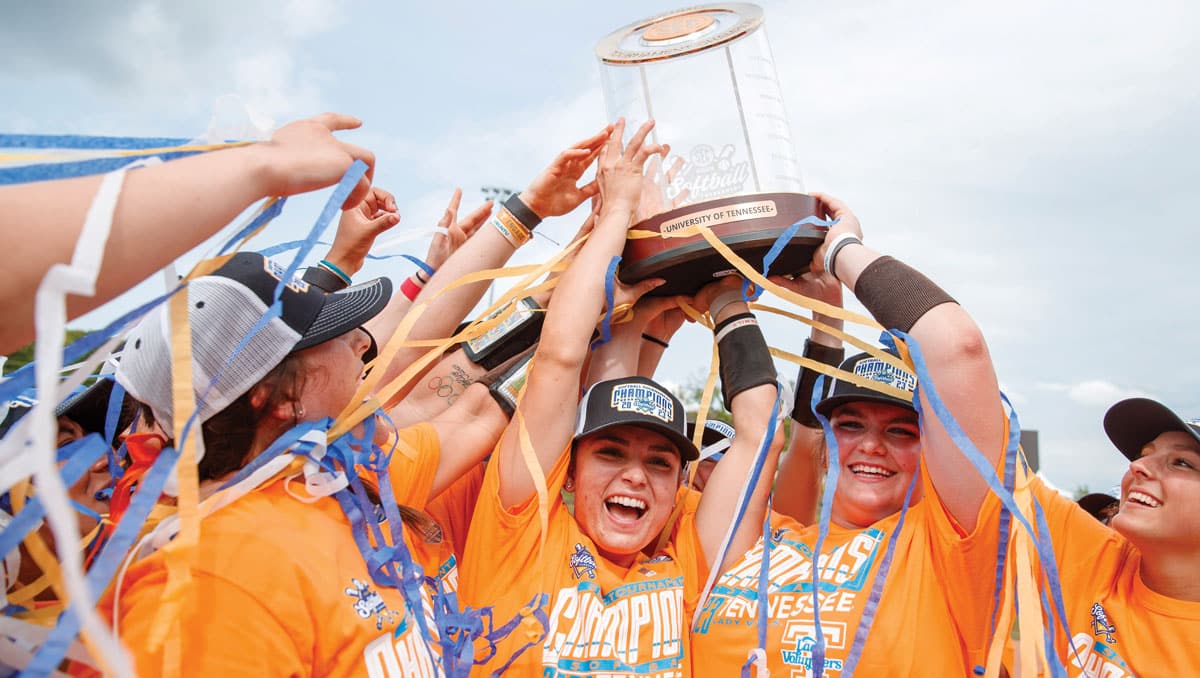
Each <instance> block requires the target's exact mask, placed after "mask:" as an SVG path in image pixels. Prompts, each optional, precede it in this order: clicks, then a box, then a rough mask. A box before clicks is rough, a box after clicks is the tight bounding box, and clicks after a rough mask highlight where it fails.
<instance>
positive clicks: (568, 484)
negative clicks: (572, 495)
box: [563, 478, 575, 492]
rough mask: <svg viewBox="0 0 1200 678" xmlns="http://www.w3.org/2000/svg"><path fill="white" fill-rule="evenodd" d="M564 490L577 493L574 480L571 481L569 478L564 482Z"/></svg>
mask: <svg viewBox="0 0 1200 678" xmlns="http://www.w3.org/2000/svg"><path fill="white" fill-rule="evenodd" d="M563 489H564V490H566V491H567V492H574V491H575V482H574V481H573V480H571V479H570V478H567V479H566V480H564V481H563Z"/></svg>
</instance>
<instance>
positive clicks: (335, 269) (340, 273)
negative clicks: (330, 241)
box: [319, 259, 350, 285]
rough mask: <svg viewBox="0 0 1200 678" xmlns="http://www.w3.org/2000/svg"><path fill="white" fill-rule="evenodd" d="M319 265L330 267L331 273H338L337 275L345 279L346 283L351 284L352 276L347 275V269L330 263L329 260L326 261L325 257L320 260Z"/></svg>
mask: <svg viewBox="0 0 1200 678" xmlns="http://www.w3.org/2000/svg"><path fill="white" fill-rule="evenodd" d="M319 265H320V266H324V267H325V268H327V269H329V272H330V273H332V274H334V275H336V276H337V277H339V278H341V279H342V280H343V281H345V283H346V284H347V285H349V284H350V276H348V275H346V272H345V271H343V270H342V269H340V268H338V267H337V266H334V265H333V264H331V263H329V262H328V261H325V260H324V259H322V260H321V261H320V262H319Z"/></svg>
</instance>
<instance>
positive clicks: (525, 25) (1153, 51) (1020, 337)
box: [0, 0, 1200, 489]
mask: <svg viewBox="0 0 1200 678" xmlns="http://www.w3.org/2000/svg"><path fill="white" fill-rule="evenodd" d="M682 4H686V3H680V5H682ZM762 4H763V6H764V9H765V11H766V19H767V24H766V25H767V32H768V35H769V37H770V40H771V44H772V48H773V51H774V56H775V61H776V67H777V69H778V72H779V78H780V82H781V85H782V88H783V92H784V95H785V99H786V105H787V111H788V114H789V117H790V119H791V127H792V133H793V136H794V137H795V139H796V145H797V147H798V148H797V150H798V152H799V154H800V157H801V159H802V161H801V162H802V165H803V169H804V173H805V180H806V183H807V185H808V187H810V188H812V189H817V190H823V191H827V192H830V193H833V194H835V195H838V196H839V197H842V198H843V199H845V200H846V201H847V202H848V203H849V204H850V205H851V206H852V207H853V208H854V209H855V211H856V212H857V213H858V215H859V216H860V218H861V220H862V222H863V228H864V232H865V234H866V236H867V238H868V239H869V240H870V242H871V243H872V244H873V245H874V246H875V247H877V248H878V249H880V250H881V251H884V252H887V253H890V254H894V255H896V256H898V257H900V258H903V259H905V260H906V261H908V262H909V263H911V264H913V265H915V266H917V267H918V268H920V269H921V270H923V271H924V272H926V273H927V274H928V275H929V276H930V277H932V278H933V279H935V280H936V281H938V282H939V283H941V284H942V285H943V286H944V287H945V288H946V289H947V290H949V291H950V292H951V293H952V294H953V295H955V296H956V297H957V298H958V299H959V300H960V302H962V303H963V305H964V306H965V307H966V308H967V309H969V310H970V311H971V312H972V314H973V315H974V316H975V318H976V319H977V321H978V322H979V324H980V325H981V326H982V327H983V329H984V332H985V333H986V335H987V336H988V339H989V344H990V347H991V350H992V354H993V356H994V358H995V361H996V367H997V370H998V372H999V375H1000V380H1001V382H1002V384H1003V387H1004V388H1005V390H1006V392H1007V393H1008V394H1009V396H1010V397H1011V398H1012V399H1013V401H1014V402H1015V403H1016V405H1017V407H1018V410H1019V413H1020V416H1021V421H1022V424H1023V425H1024V426H1026V427H1027V428H1035V429H1038V430H1039V431H1040V433H1041V456H1042V464H1043V469H1044V471H1045V472H1046V473H1047V475H1048V476H1049V477H1050V478H1051V479H1052V480H1053V481H1054V482H1055V483H1056V484H1058V485H1059V486H1062V487H1065V488H1068V489H1070V488H1074V487H1075V486H1076V485H1080V484H1086V485H1089V486H1090V487H1091V488H1092V489H1100V488H1104V487H1108V486H1111V485H1114V484H1115V483H1116V482H1117V481H1118V479H1119V477H1120V474H1121V472H1122V470H1123V469H1122V466H1123V465H1122V464H1121V463H1120V460H1121V457H1120V456H1119V455H1118V454H1117V453H1116V452H1115V451H1114V450H1113V449H1112V447H1111V446H1110V445H1109V444H1108V442H1107V439H1106V438H1105V437H1104V434H1103V431H1102V429H1101V426H1100V421H1101V417H1102V415H1103V413H1104V410H1105V408H1107V407H1108V406H1109V405H1110V404H1112V403H1113V402H1115V401H1116V400H1118V399H1120V398H1122V397H1126V396H1128V395H1131V394H1148V395H1151V396H1153V397H1156V398H1160V399H1162V400H1163V401H1164V402H1166V403H1167V404H1169V405H1170V406H1172V407H1173V408H1175V409H1176V410H1177V411H1178V412H1180V413H1181V414H1183V415H1184V416H1196V415H1198V414H1200V388H1198V387H1200V370H1197V369H1196V368H1195V367H1190V366H1192V365H1194V364H1195V361H1194V360H1193V358H1191V357H1190V350H1191V348H1192V341H1191V340H1192V338H1193V337H1194V336H1196V335H1198V334H1200V320H1197V317H1196V313H1195V309H1196V306H1195V299H1196V296H1197V295H1196V291H1197V285H1196V284H1195V282H1194V281H1193V276H1194V275H1195V270H1196V266H1195V264H1194V263H1193V262H1194V259H1195V256H1196V255H1195V253H1194V251H1193V250H1192V245H1193V238H1192V237H1191V236H1188V235H1187V234H1188V233H1190V232H1192V230H1193V229H1194V228H1195V226H1196V225H1197V219H1196V217H1195V216H1194V212H1193V211H1192V210H1191V209H1188V208H1189V207H1190V205H1189V204H1188V202H1187V200H1188V198H1187V196H1188V195H1193V196H1194V195H1195V190H1194V184H1195V182H1196V181H1197V180H1198V179H1200V160H1198V159H1197V158H1200V126H1197V124H1196V121H1197V120H1200V96H1198V86H1197V78H1196V76H1195V64H1196V63H1200V37H1198V36H1200V30H1198V29H1200V6H1197V5H1195V4H1194V3H1187V2H1182V1H1181V2H1151V3H1139V4H1137V5H1136V8H1135V5H1131V4H1129V3H1116V2H1107V1H1103V2H1067V1H1060V2H1056V3H1043V2H1032V1H1026V0H1017V1H1015V2H1007V3H989V4H979V3H958V4H952V3H944V2H925V1H921V0H918V1H915V2H914V1H910V2H838V3H815V2H788V3H783V2H778V3H776V2H763V3H762ZM383 5H384V3H378V6H377V5H376V4H370V3H366V2H357V1H349V0H346V1H341V0H293V1H291V2H267V1H266V0H238V1H237V2H231V1H224V0H214V1H212V2H208V3H203V6H202V5H201V4H200V3H174V2H166V1H153V0H147V1H145V2H111V3H86V2H65V1H52V0H51V1H46V2H40V3H22V4H20V5H13V6H10V7H9V8H8V9H7V10H5V15H6V16H5V17H4V20H3V21H0V44H4V45H5V47H6V49H5V50H3V55H2V56H0V91H3V92H5V102H4V105H3V106H2V107H0V132H40V133H80V134H115V135H134V136H153V135H166V136H185V137H186V136H193V135H198V134H200V133H201V132H203V131H204V130H205V128H206V127H207V126H208V123H209V120H210V117H211V115H212V111H213V104H214V101H215V100H217V98H218V97H221V96H222V95H225V94H229V93H233V94H237V95H238V96H239V97H241V99H242V100H243V101H245V102H247V103H248V104H249V105H250V106H251V107H252V108H253V109H254V110H255V111H257V112H258V114H259V115H261V116H264V117H269V118H272V119H274V120H276V121H279V122H285V121H287V120H289V119H293V118H295V117H302V116H306V115H310V114H312V113H316V112H320V111H322V110H338V111H344V112H347V113H353V114H355V115H358V116H359V117H361V118H362V119H363V120H364V121H365V123H366V124H365V126H364V128H363V129H362V130H360V131H357V132H354V133H351V134H349V135H348V138H350V139H352V140H353V141H354V142H356V143H359V144H362V145H366V146H369V147H371V148H372V149H373V150H375V152H376V153H377V155H378V157H379V167H378V172H377V174H376V179H377V182H378V183H379V184H380V185H382V186H384V187H386V188H388V189H390V190H392V191H393V192H395V193H396V194H397V197H398V199H399V202H400V205H401V209H402V213H403V215H404V221H403V222H402V223H401V225H400V227H398V228H399V229H400V230H403V229H419V228H426V227H428V226H429V225H431V224H432V222H433V221H434V220H435V219H436V216H437V214H438V212H439V211H440V209H441V205H442V204H444V201H445V200H446V198H447V197H448V196H449V194H450V192H451V191H452V190H453V188H454V187H455V186H462V187H463V188H464V191H465V193H466V195H467V201H466V202H467V204H469V203H470V202H471V201H472V200H476V199H478V197H479V195H480V194H479V188H480V187H481V186H485V185H497V184H499V185H507V186H512V187H515V188H520V187H521V186H523V185H524V184H525V183H526V182H527V181H528V180H529V179H530V178H531V177H532V176H533V175H534V174H535V173H536V172H537V171H538V170H539V169H540V168H541V167H542V166H544V165H545V164H546V162H548V161H549V159H550V158H551V157H553V155H554V154H555V153H556V151H557V150H558V149H560V148H561V147H563V146H564V145H566V144H568V143H570V142H572V141H574V140H576V139H578V138H582V137H585V136H587V135H589V134H591V133H592V132H593V131H594V130H595V129H597V128H599V126H600V125H602V124H603V122H604V102H603V95H602V92H601V89H600V78H599V71H598V67H597V63H596V60H595V57H594V55H593V45H594V44H595V42H596V41H597V40H598V39H599V38H600V37H602V36H603V35H605V34H606V33H608V32H609V31H610V30H613V29H615V28H617V27H619V26H621V25H624V24H626V23H629V22H632V21H634V20H636V19H640V18H642V17H644V16H648V15H650V14H652V13H654V12H657V11H661V10H668V9H674V8H675V7H676V5H675V4H674V3H667V2H661V1H659V0H649V1H641V2H634V1H632V0H609V1H608V2H604V3H596V2H586V3H585V2H555V3H550V2H545V3H534V2H508V3H504V4H503V5H502V6H501V5H494V6H492V7H488V6H486V5H484V4H482V3H479V4H472V3H465V2H456V1H452V0H451V1H443V2H431V3H387V5H389V6H383ZM322 201H323V196H313V197H310V198H305V199H298V200H293V201H292V202H291V203H289V208H288V210H287V212H286V213H285V215H284V216H283V217H282V218H281V219H280V220H279V221H278V223H277V224H275V225H273V226H272V230H271V231H269V232H268V233H267V234H266V235H265V236H264V237H263V240H262V242H271V241H280V240H284V239H293V238H294V237H296V236H297V235H298V234H299V233H300V232H301V230H302V229H304V228H305V227H306V226H307V225H309V224H311V220H312V219H313V218H314V217H315V215H316V213H317V210H318V206H319V205H320V203H321V202H322ZM577 216H578V215H576V217H577ZM576 217H567V218H564V219H559V220H556V222H551V223H548V224H547V226H546V227H544V228H543V229H539V230H544V231H545V232H546V234H547V235H548V236H549V237H551V238H553V239H555V240H559V241H560V242H563V241H565V239H566V238H568V237H569V235H570V234H571V233H572V232H573V231H574V229H575V227H576V226H577V218H576ZM553 249H554V248H553V246H551V245H549V244H548V243H546V242H545V241H538V242H537V243H536V244H535V245H534V246H531V247H528V248H527V250H528V251H523V252H522V255H521V256H522V260H530V259H537V258H542V257H545V256H547V255H548V254H549V253H550V252H552V251H553ZM411 251H412V252H413V253H416V254H420V253H422V252H423V251H424V246H423V244H414V245H413V246H412V249H411ZM389 271H392V272H396V273H397V275H406V274H407V272H408V271H407V270H401V267H400V265H397V264H392V265H391V268H390V269H389V268H388V267H385V266H383V265H374V266H372V267H371V268H370V269H369V272H370V273H376V274H384V273H388V272H389ZM147 293H148V291H147V289H143V290H139V291H136V292H135V293H134V294H135V295H136V294H147ZM125 303H126V304H128V303H131V302H130V301H129V300H126V301H125ZM119 305H120V304H118V306H119ZM110 312H111V311H110ZM105 317H106V316H104V315H100V316H95V315H93V316H92V317H88V318H84V319H83V320H82V321H81V322H80V323H78V325H79V326H84V327H89V326H95V325H98V324H99V323H100V322H102V321H103V320H104V319H105ZM767 331H768V339H769V341H770V343H772V344H773V345H776V346H779V347H781V348H784V349H790V350H794V351H798V350H799V347H800V346H801V344H802V340H803V337H804V336H805V330H804V328H802V327H799V326H792V325H789V324H784V323H779V322H768V324H767ZM706 342H707V338H706V337H705V336H704V335H703V333H702V332H700V331H699V330H698V328H694V327H693V328H685V330H684V331H683V332H682V333H681V336H680V337H679V338H678V339H677V340H676V341H675V343H674V349H673V350H672V351H670V352H669V354H668V358H667V360H666V362H665V363H664V367H663V372H662V376H663V377H664V379H665V380H668V381H672V382H676V383H681V382H688V381H691V380H694V379H698V378H699V374H700V372H701V370H702V366H700V365H698V364H696V362H695V361H694V359H693V358H692V356H694V355H707V349H706V348H703V347H704V346H705V345H706ZM689 347H691V348H700V349H702V350H700V351H699V352H697V351H696V350H692V351H689V350H688V348H689ZM786 369H787V370H788V372H789V373H790V372H791V371H792V369H793V368H791V367H788V368H786Z"/></svg>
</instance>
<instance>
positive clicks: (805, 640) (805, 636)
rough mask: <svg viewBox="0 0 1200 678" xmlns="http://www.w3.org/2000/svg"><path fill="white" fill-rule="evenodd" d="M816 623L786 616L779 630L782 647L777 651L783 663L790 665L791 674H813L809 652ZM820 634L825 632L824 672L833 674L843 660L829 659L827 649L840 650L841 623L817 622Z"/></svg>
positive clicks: (843, 631) (794, 677) (843, 639)
mask: <svg viewBox="0 0 1200 678" xmlns="http://www.w3.org/2000/svg"><path fill="white" fill-rule="evenodd" d="M816 633H817V627H816V626H815V625H814V624H813V623H812V622H811V621H806V620H789V621H788V622H787V626H786V627H784V630H783V650H781V651H780V654H781V655H782V659H783V663H784V664H787V665H788V666H791V667H794V668H793V669H792V670H791V674H790V675H791V676H792V678H799V677H801V676H803V677H804V678H808V676H815V675H816V674H815V673H814V672H813V655H814V651H815V649H816V647H817V640H816V638H814V636H815V635H816ZM821 635H823V636H825V649H826V656H825V671H824V674H823V675H825V676H829V677H830V678H833V677H834V676H836V675H837V674H838V673H839V672H841V670H842V667H843V666H844V664H843V663H842V660H840V659H831V658H830V657H829V652H828V651H829V650H830V649H835V650H842V649H845V647H846V625H845V624H836V623H835V624H827V623H822V624H821Z"/></svg>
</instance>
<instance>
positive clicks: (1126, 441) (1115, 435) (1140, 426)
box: [1104, 398, 1200, 461]
mask: <svg viewBox="0 0 1200 678" xmlns="http://www.w3.org/2000/svg"><path fill="white" fill-rule="evenodd" d="M1168 431H1182V432H1183V433H1186V434H1188V435H1190V436H1191V437H1192V438H1194V439H1195V440H1196V443H1197V444H1200V419H1189V420H1187V421H1184V420H1183V418H1182V417H1180V416H1179V415H1177V414H1175V413H1174V412H1172V411H1171V410H1170V408H1168V407H1167V406H1166V405H1163V404H1162V403H1160V402H1158V401H1155V400H1151V399H1149V398H1128V399H1126V400H1122V401H1121V402H1119V403H1117V404H1116V405H1113V406H1112V407H1110V408H1108V412H1106V413H1105V414H1104V432H1105V433H1107V434H1108V439H1109V440H1111V441H1112V443H1113V445H1116V446H1117V449H1118V450H1120V451H1121V454H1123V455H1125V457H1126V458H1127V459H1129V460H1130V461H1134V460H1135V459H1138V458H1139V457H1141V456H1142V448H1143V447H1145V446H1146V443H1149V442H1150V441H1152V440H1154V439H1155V438H1157V437H1158V436H1160V435H1161V434H1163V433H1166V432H1168Z"/></svg>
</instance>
